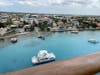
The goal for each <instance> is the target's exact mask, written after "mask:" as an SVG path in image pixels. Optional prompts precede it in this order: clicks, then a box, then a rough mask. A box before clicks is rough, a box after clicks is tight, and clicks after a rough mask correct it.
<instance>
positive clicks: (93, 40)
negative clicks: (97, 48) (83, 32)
mask: <svg viewBox="0 0 100 75" xmlns="http://www.w3.org/2000/svg"><path fill="white" fill-rule="evenodd" d="M88 42H90V43H94V44H96V43H98V42H99V41H98V40H96V39H89V40H88Z"/></svg>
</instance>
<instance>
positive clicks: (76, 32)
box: [70, 30, 79, 33]
mask: <svg viewBox="0 0 100 75" xmlns="http://www.w3.org/2000/svg"><path fill="white" fill-rule="evenodd" d="M70 32H71V33H79V31H76V30H75V31H70Z"/></svg>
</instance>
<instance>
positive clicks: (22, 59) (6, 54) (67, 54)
mask: <svg viewBox="0 0 100 75" xmlns="http://www.w3.org/2000/svg"><path fill="white" fill-rule="evenodd" d="M44 34H45V36H46V39H45V40H41V39H38V38H37V36H36V34H34V33H33V34H28V35H22V36H19V37H18V42H17V43H15V44H12V43H10V41H9V39H7V40H5V41H4V42H3V41H1V42H0V72H1V73H3V72H9V71H16V70H20V69H23V68H27V67H32V66H34V65H33V64H32V63H31V57H32V56H34V55H36V54H37V53H38V51H39V50H41V49H46V50H48V51H49V52H53V53H54V54H55V55H56V57H57V58H56V61H59V60H63V59H69V58H73V57H76V56H80V55H85V54H89V53H92V52H96V51H99V50H100V43H98V44H91V43H89V42H88V39H91V38H95V39H97V40H99V41H100V31H81V32H79V34H71V33H70V32H62V33H50V32H47V33H44Z"/></svg>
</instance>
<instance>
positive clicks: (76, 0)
mask: <svg viewBox="0 0 100 75" xmlns="http://www.w3.org/2000/svg"><path fill="white" fill-rule="evenodd" d="M99 9H100V0H0V11H3V10H5V11H21V12H22V11H23V12H28V11H29V12H35V13H36V12H37V13H38V12H41V13H44V12H46V13H74V14H78V13H79V14H97V13H98V14H100V11H98V10H99Z"/></svg>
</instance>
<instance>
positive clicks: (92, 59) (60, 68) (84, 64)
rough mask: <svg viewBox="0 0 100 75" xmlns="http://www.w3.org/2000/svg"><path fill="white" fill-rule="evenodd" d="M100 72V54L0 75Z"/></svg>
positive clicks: (88, 74)
mask: <svg viewBox="0 0 100 75" xmlns="http://www.w3.org/2000/svg"><path fill="white" fill-rule="evenodd" d="M97 72H100V52H95V53H92V54H88V55H85V56H80V57H76V58H72V59H68V60H63V61H58V62H52V63H48V64H43V65H39V66H36V67H31V68H27V69H23V70H20V71H15V72H8V73H5V74H0V75H93V74H95V73H97Z"/></svg>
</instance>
